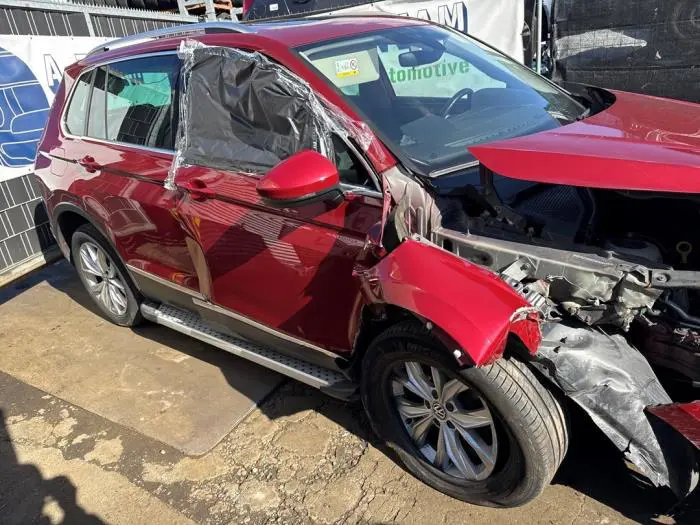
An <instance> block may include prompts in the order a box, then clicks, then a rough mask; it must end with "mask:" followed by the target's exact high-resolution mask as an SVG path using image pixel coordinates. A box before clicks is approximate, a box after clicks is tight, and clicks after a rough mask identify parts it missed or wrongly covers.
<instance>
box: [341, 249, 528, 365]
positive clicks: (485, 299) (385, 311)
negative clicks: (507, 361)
mask: <svg viewBox="0 0 700 525" xmlns="http://www.w3.org/2000/svg"><path fill="white" fill-rule="evenodd" d="M358 277H359V279H360V281H361V284H362V292H363V295H364V298H365V307H364V308H363V311H362V319H361V322H360V327H359V330H358V335H357V337H356V339H355V347H354V356H353V361H359V360H361V359H362V357H363V355H364V352H366V350H367V348H368V347H369V344H370V343H371V340H373V339H374V337H376V336H377V335H378V334H379V333H381V332H382V331H383V330H385V329H386V328H388V327H390V326H393V325H394V324H395V323H396V322H398V321H400V320H403V319H406V318H410V317H413V318H415V319H417V320H418V321H420V322H422V323H424V324H426V325H427V326H428V327H429V328H430V330H431V331H433V332H434V333H435V335H436V336H438V338H439V339H440V340H441V341H442V342H443V344H444V345H445V348H446V351H448V352H450V354H452V355H453V358H454V359H455V360H456V362H457V363H458V365H459V366H462V367H464V366H481V365H484V364H488V363H490V362H493V361H494V360H495V359H497V358H498V357H500V356H501V355H503V353H504V352H505V351H506V349H507V348H508V350H509V351H512V352H516V353H525V354H533V353H535V352H536V351H537V347H538V346H539V343H540V338H541V334H540V327H539V321H538V320H537V317H536V314H535V312H534V311H533V308H532V307H531V306H530V305H529V304H528V303H527V301H525V299H524V298H522V297H521V296H520V295H518V294H517V293H516V292H515V291H514V290H513V289H512V288H510V287H509V286H508V285H507V284H506V283H504V282H503V281H502V280H501V279H500V278H499V277H498V276H496V275H495V274H493V273H492V272H489V271H487V270H485V269H483V268H480V267H478V266H476V265H474V264H472V263H469V262H468V261H465V260H463V259H461V258H459V257H457V256H455V255H454V254H452V253H449V252H447V251H445V250H442V249H440V248H438V247H437V246H434V245H432V244H430V243H426V242H421V241H417V240H413V239H407V240H405V241H404V242H403V243H402V244H401V245H400V246H399V247H398V248H396V249H395V250H394V251H393V252H391V253H390V254H389V255H388V256H386V257H385V258H384V259H382V260H381V261H380V262H379V263H378V264H377V265H375V266H374V267H372V268H370V269H369V270H366V271H364V272H361V273H359V274H358Z"/></svg>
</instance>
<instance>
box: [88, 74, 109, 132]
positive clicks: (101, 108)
mask: <svg viewBox="0 0 700 525" xmlns="http://www.w3.org/2000/svg"><path fill="white" fill-rule="evenodd" d="M106 85H107V69H106V68H104V67H98V68H97V69H96V70H95V76H94V78H93V82H92V98H91V99H90V111H89V115H88V130H87V136H88V137H94V138H96V139H104V138H107V133H106V129H107V128H106V124H105V89H106Z"/></svg>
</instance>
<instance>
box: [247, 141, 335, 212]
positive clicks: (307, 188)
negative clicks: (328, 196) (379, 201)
mask: <svg viewBox="0 0 700 525" xmlns="http://www.w3.org/2000/svg"><path fill="white" fill-rule="evenodd" d="M338 184H340V176H339V175H338V168H336V167H335V164H333V163H332V162H331V161H330V160H328V159H327V158H326V157H324V156H323V155H321V154H320V153H318V152H316V151H313V150H305V151H300V152H299V153H296V154H294V155H292V156H291V157H289V158H288V159H285V160H283V161H282V162H280V163H279V164H278V165H277V166H275V167H274V168H272V169H271V170H270V171H268V172H267V173H266V174H265V175H263V176H262V177H261V178H260V180H259V181H258V185H257V190H258V193H259V194H260V195H261V196H263V197H265V198H268V199H278V200H295V199H301V198H303V197H307V196H309V195H313V194H316V193H320V192H323V191H327V190H329V189H331V188H333V187H335V186H337V185H338Z"/></svg>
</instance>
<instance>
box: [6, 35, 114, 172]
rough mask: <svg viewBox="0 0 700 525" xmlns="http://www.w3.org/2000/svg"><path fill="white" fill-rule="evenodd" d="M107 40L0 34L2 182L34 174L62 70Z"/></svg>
mask: <svg viewBox="0 0 700 525" xmlns="http://www.w3.org/2000/svg"><path fill="white" fill-rule="evenodd" d="M107 40H109V39H107V38H93V37H56V36H15V35H0V180H6V179H9V178H13V177H17V176H20V175H25V174H26V173H30V172H31V171H32V167H33V164H34V157H35V156H36V148H37V146H38V143H39V140H40V139H41V134H42V132H43V130H44V125H45V124H46V119H47V118H48V114H49V108H50V106H51V103H52V102H53V98H54V95H55V93H56V91H58V87H59V85H60V83H61V77H62V76H63V69H64V68H65V67H66V66H68V65H70V64H72V63H73V62H75V61H76V60H79V59H80V58H81V57H83V56H85V55H86V54H87V53H88V51H90V50H91V49H93V48H94V47H96V46H98V45H100V44H102V43H104V42H106V41H107Z"/></svg>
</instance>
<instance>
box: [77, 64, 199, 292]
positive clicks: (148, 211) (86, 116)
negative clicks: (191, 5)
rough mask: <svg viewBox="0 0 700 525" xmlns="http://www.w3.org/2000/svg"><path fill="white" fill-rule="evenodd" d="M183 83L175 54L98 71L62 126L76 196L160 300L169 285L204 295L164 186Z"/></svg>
mask: <svg viewBox="0 0 700 525" xmlns="http://www.w3.org/2000/svg"><path fill="white" fill-rule="evenodd" d="M179 76H180V62H179V59H178V58H177V55H176V54H175V53H174V52H173V53H165V54H158V55H153V56H144V57H138V58H133V59H129V60H120V61H116V62H110V63H108V64H103V65H100V66H97V67H95V68H93V69H92V70H90V71H89V72H86V73H84V74H83V75H82V76H81V77H80V79H79V80H78V81H77V84H76V87H75V88H74V91H73V94H72V97H71V101H70V103H69V104H70V105H69V107H68V110H67V114H66V117H65V120H64V125H63V127H64V132H65V138H64V142H63V144H64V148H63V149H64V151H65V155H66V157H67V160H68V161H69V162H70V163H72V168H71V169H73V170H74V172H73V175H74V176H73V177H72V178H73V182H72V188H71V193H73V194H76V195H79V196H81V198H82V203H81V204H82V206H83V207H84V208H85V209H86V210H87V211H88V212H89V213H90V215H91V216H92V217H95V218H96V220H97V221H98V222H100V224H101V226H102V228H103V231H105V233H106V234H107V235H108V236H109V237H111V240H112V241H113V242H114V244H115V246H116V248H117V250H118V252H119V254H120V255H121V257H122V259H123V260H124V261H125V262H126V264H127V266H128V269H129V271H130V272H131V273H132V275H133V276H134V278H135V279H136V281H137V283H138V284H139V286H140V287H141V288H142V290H143V291H144V292H145V293H146V294H147V295H153V296H155V297H158V298H162V296H163V295H166V297H168V298H170V295H171V294H170V291H171V290H172V289H173V287H172V286H170V287H169V286H167V285H168V283H173V284H174V285H176V286H179V287H184V288H185V290H184V291H186V290H190V291H192V292H196V291H197V290H198V288H199V284H198V282H197V279H196V275H195V272H194V271H193V265H192V261H191V258H190V255H189V251H188V249H187V246H186V243H185V236H184V234H183V232H182V229H181V227H180V225H179V222H178V221H177V219H176V218H175V217H174V215H173V213H172V210H173V208H174V206H175V204H176V196H175V193H174V192H172V191H167V190H166V189H165V188H164V187H163V183H164V181H165V179H166V177H167V175H168V171H169V169H170V166H171V163H172V159H173V154H174V151H173V150H174V137H175V131H176V128H177V97H178V87H179V84H178V83H179ZM174 302H182V301H181V300H178V299H177V298H175V299H174ZM190 305H191V302H190Z"/></svg>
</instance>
